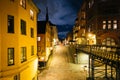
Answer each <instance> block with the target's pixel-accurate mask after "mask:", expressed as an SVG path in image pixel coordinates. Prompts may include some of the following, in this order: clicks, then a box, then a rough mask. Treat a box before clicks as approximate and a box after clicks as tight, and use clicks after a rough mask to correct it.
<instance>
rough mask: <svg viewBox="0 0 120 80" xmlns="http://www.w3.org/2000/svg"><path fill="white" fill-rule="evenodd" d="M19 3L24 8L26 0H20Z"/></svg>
mask: <svg viewBox="0 0 120 80" xmlns="http://www.w3.org/2000/svg"><path fill="white" fill-rule="evenodd" d="M20 5H21V6H22V7H23V8H25V9H26V0H20Z"/></svg>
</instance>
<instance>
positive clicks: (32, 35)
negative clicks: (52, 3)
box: [30, 28, 34, 38]
mask: <svg viewBox="0 0 120 80" xmlns="http://www.w3.org/2000/svg"><path fill="white" fill-rule="evenodd" d="M30 30H31V37H32V38H33V37H34V29H33V28H31V29H30Z"/></svg>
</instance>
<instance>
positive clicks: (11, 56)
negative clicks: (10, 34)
mask: <svg viewBox="0 0 120 80" xmlns="http://www.w3.org/2000/svg"><path fill="white" fill-rule="evenodd" d="M10 65H14V48H8V66H10Z"/></svg>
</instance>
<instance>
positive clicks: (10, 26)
mask: <svg viewBox="0 0 120 80" xmlns="http://www.w3.org/2000/svg"><path fill="white" fill-rule="evenodd" d="M7 18H8V19H7V20H8V22H7V26H8V33H14V16H12V15H8V16H7Z"/></svg>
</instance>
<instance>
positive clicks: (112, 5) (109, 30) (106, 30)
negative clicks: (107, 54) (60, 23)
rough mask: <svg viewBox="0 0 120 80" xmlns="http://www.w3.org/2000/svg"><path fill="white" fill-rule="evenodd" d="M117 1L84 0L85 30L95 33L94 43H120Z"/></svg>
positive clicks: (119, 8) (119, 11) (119, 19)
mask: <svg viewBox="0 0 120 80" xmlns="http://www.w3.org/2000/svg"><path fill="white" fill-rule="evenodd" d="M119 3H120V1H119V0H114V1H113V0H86V21H87V23H86V24H87V31H88V32H90V33H92V34H93V35H95V37H96V44H103V45H119V44H120V42H119V38H120V35H119V34H120V5H119ZM92 42H93V43H94V41H92Z"/></svg>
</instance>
